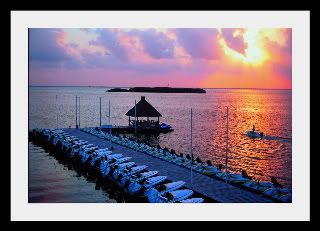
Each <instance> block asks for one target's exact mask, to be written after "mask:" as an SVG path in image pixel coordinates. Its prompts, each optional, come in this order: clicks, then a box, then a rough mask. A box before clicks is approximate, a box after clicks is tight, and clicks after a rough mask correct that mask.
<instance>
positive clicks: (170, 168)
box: [62, 128, 276, 203]
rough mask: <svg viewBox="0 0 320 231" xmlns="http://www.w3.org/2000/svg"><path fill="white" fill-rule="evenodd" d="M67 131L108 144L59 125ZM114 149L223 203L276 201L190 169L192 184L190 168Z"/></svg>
mask: <svg viewBox="0 0 320 231" xmlns="http://www.w3.org/2000/svg"><path fill="white" fill-rule="evenodd" d="M62 130H64V131H65V132H67V133H68V134H70V135H73V136H77V137H78V138H79V139H83V140H86V141H88V142H89V143H92V144H93V145H96V146H98V147H99V148H106V147H107V146H110V141H107V140H105V139H102V138H99V137H96V136H94V135H91V134H89V133H86V132H83V131H81V130H79V129H74V128H66V129H62ZM112 146H113V151H114V152H115V153H122V154H123V155H125V156H130V157H132V159H133V161H134V162H135V163H136V164H139V165H147V166H148V168H150V169H156V170H158V171H159V173H160V174H161V175H165V176H167V177H168V179H169V180H171V181H178V180H183V181H185V182H186V187H188V188H190V189H192V190H194V191H196V192H198V193H200V194H203V195H205V196H207V197H209V198H211V199H213V200H215V201H218V202H223V203H270V202H276V201H274V200H272V199H270V198H267V197H265V196H263V195H260V194H257V193H254V192H251V191H248V190H246V189H242V188H240V187H236V186H233V185H231V184H227V183H225V182H223V181H220V180H217V179H214V178H212V177H209V176H206V175H203V174H200V173H197V172H193V176H192V177H193V178H192V184H191V181H190V170H189V169H187V168H184V167H181V166H178V165H175V164H172V163H169V162H167V161H165V160H161V159H158V158H156V157H153V156H150V155H148V154H145V153H143V152H139V151H135V150H133V149H130V148H127V147H124V146H121V145H118V144H115V143H112Z"/></svg>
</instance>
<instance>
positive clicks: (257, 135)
mask: <svg viewBox="0 0 320 231" xmlns="http://www.w3.org/2000/svg"><path fill="white" fill-rule="evenodd" d="M247 136H249V137H251V138H262V137H263V136H264V135H263V132H254V131H247Z"/></svg>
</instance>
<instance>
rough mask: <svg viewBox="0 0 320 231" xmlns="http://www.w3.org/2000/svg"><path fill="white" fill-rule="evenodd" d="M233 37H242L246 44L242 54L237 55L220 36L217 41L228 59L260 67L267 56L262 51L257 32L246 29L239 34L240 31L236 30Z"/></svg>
mask: <svg viewBox="0 0 320 231" xmlns="http://www.w3.org/2000/svg"><path fill="white" fill-rule="evenodd" d="M233 36H234V37H237V36H242V37H243V40H244V42H245V43H246V44H247V48H246V49H245V51H244V53H243V54H242V53H239V52H238V51H236V50H234V49H232V48H230V47H229V46H228V45H227V43H226V41H225V40H224V38H223V37H222V36H221V37H220V39H219V43H220V45H221V47H222V48H223V51H224V53H225V54H226V55H227V56H228V57H230V58H232V59H234V60H240V61H242V62H243V63H246V64H250V65H260V64H262V63H264V62H265V61H266V59H267V58H268V54H267V53H266V52H265V51H264V49H263V45H262V41H261V34H260V31H259V30H255V29H247V30H245V31H243V32H240V30H236V31H235V32H234V33H233Z"/></svg>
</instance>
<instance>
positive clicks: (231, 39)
mask: <svg viewBox="0 0 320 231" xmlns="http://www.w3.org/2000/svg"><path fill="white" fill-rule="evenodd" d="M236 31H237V32H239V33H238V35H237V36H234V33H235V32H236ZM241 31H243V30H240V29H231V28H225V29H221V32H222V36H223V39H224V41H225V42H226V44H227V45H228V47H229V48H231V49H233V50H235V51H237V52H239V53H241V54H244V53H245V50H246V48H247V47H248V44H247V43H246V42H245V41H244V38H243V36H242V33H241Z"/></svg>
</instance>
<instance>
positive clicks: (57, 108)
mask: <svg viewBox="0 0 320 231" xmlns="http://www.w3.org/2000/svg"><path fill="white" fill-rule="evenodd" d="M56 111H57V128H58V95H56Z"/></svg>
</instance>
